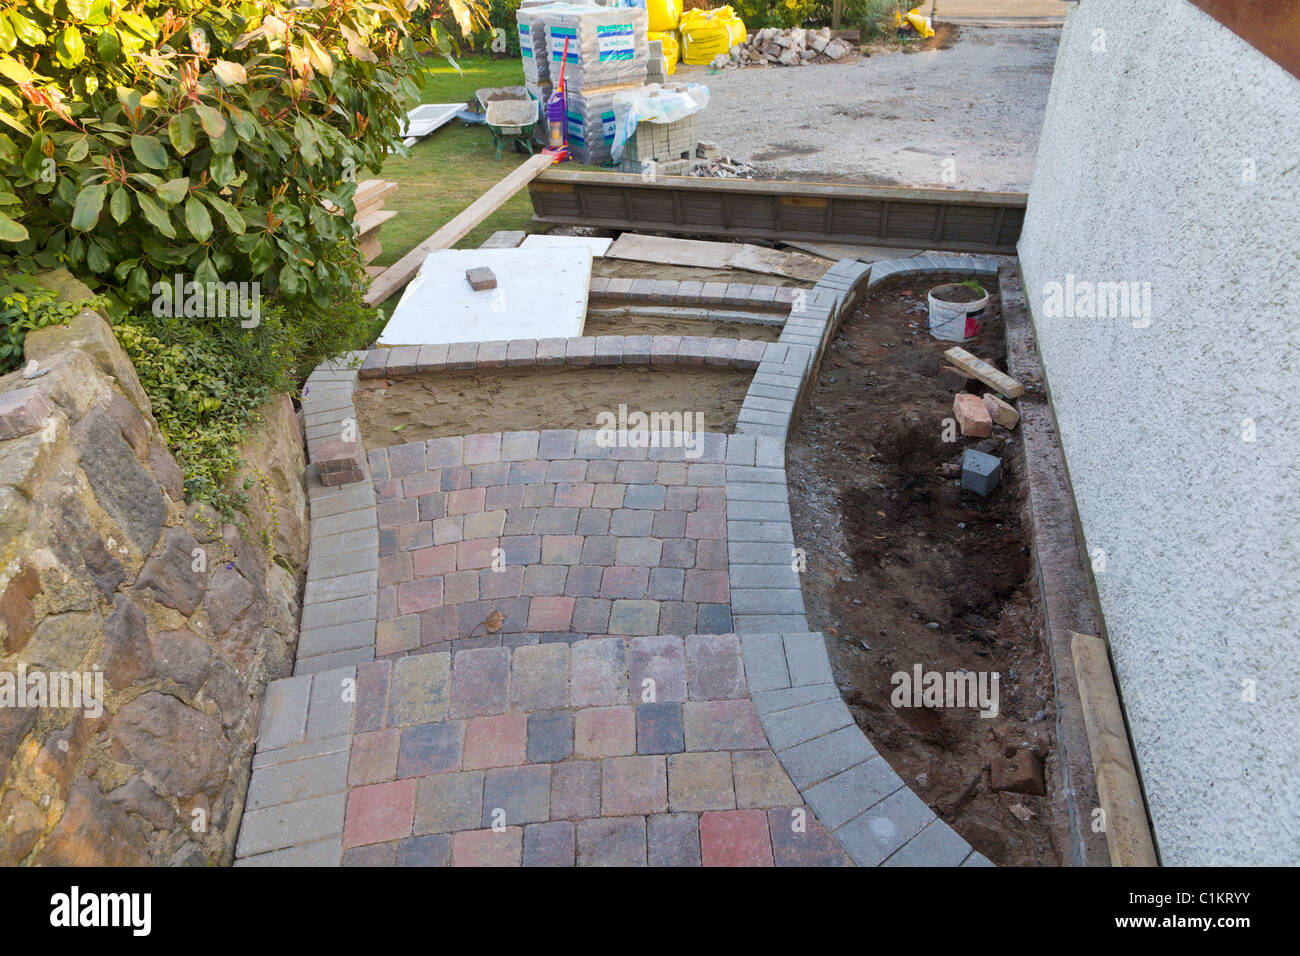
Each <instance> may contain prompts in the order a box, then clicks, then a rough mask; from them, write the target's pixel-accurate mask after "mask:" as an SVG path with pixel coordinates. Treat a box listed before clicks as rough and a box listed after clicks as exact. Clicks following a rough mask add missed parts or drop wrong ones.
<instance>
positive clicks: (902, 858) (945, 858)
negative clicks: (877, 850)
mask: <svg viewBox="0 0 1300 956" xmlns="http://www.w3.org/2000/svg"><path fill="white" fill-rule="evenodd" d="M970 852H971V848H970V844H969V843H967V842H966V841H965V840H963V839H962V838H961V837H960V836H959V835H958V834H957V831H956V830H954V829H953V828H952V827H950V826H948V824H946V823H944V822H943V821H942V820H940V819H937V818H936V819H934V820H931V821H930V822H929V823H928V824H927V825H926V826H925V828H924V829H923V830H922V831H921V832H920V833H918V834H917V835H916V836H914V837H912V839H910V840H908V841H907V843H905V844H904V845H903V847H902V849H900V850H899V851H898V852H897V853H895V854H894V855H893V856H891V857H890V858H889V859H888V860H886V861H885V866H960V865H961V863H962V861H963V860H965V859H966V857H968V856H970Z"/></svg>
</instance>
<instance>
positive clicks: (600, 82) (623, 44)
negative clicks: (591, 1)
mask: <svg viewBox="0 0 1300 956" xmlns="http://www.w3.org/2000/svg"><path fill="white" fill-rule="evenodd" d="M538 13H539V15H540V16H541V17H542V19H543V21H544V22H545V23H546V36H547V41H548V46H547V52H548V55H549V57H550V64H551V67H550V69H551V74H552V80H554V77H555V76H558V74H559V70H558V64H559V62H560V61H561V60H562V59H563V60H564V84H565V88H566V89H569V90H594V89H600V88H601V87H605V86H627V85H628V84H637V85H640V84H642V83H644V82H645V74H646V64H647V61H648V60H649V58H650V46H649V41H648V40H647V39H646V30H647V27H648V24H649V20H648V19H647V17H646V12H645V10H644V9H641V8H637V7H597V6H592V5H585V4H571V3H554V4H550V5H549V6H545V7H541V8H538ZM566 41H567V43H568V53H567V54H566V53H565V43H566Z"/></svg>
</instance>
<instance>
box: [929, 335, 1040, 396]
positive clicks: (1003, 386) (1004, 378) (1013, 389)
mask: <svg viewBox="0 0 1300 956" xmlns="http://www.w3.org/2000/svg"><path fill="white" fill-rule="evenodd" d="M943 357H944V358H946V359H947V360H948V361H949V362H951V363H952V364H953V365H955V366H957V367H958V368H959V369H961V370H962V371H963V372H965V373H966V374H967V375H969V376H970V377H971V378H977V379H979V380H980V381H981V382H983V383H984V384H985V385H987V386H988V387H989V388H991V389H994V390H996V391H999V392H1001V393H1002V394H1003V395H1005V396H1007V397H1008V398H1019V397H1020V396H1021V395H1023V394H1025V387H1024V386H1023V385H1021V384H1020V383H1019V382H1017V381H1016V380H1015V379H1014V378H1012V377H1011V376H1010V375H1007V374H1006V373H1005V372H999V371H998V370H997V369H995V368H994V367H993V366H992V365H990V364H989V363H988V362H986V361H984V360H983V359H980V358H976V357H975V356H973V355H971V354H970V353H969V352H967V351H966V350H965V349H963V348H959V347H957V346H953V347H952V348H950V349H949V350H948V351H946V352H944V353H943Z"/></svg>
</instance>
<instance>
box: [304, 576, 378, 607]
mask: <svg viewBox="0 0 1300 956" xmlns="http://www.w3.org/2000/svg"><path fill="white" fill-rule="evenodd" d="M378 593H379V573H378V572H377V571H357V572H354V573H352V574H345V575H339V576H337V577H332V578H318V579H316V580H312V581H308V582H307V587H306V588H305V589H304V590H303V604H304V606H305V605H308V604H324V603H327V602H329V601H342V600H345V599H346V598H354V597H361V596H363V595H367V594H371V595H377V594H378Z"/></svg>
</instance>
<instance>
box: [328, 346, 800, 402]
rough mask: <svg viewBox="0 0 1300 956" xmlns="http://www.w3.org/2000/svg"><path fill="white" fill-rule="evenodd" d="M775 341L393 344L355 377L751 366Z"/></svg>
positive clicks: (369, 357)
mask: <svg viewBox="0 0 1300 956" xmlns="http://www.w3.org/2000/svg"><path fill="white" fill-rule="evenodd" d="M778 344H779V343H776V342H760V341H758V340H757V339H733V338H726V337H723V336H715V337H713V338H708V339H705V338H701V337H698V336H683V335H653V336H652V335H599V336H591V335H584V336H576V337H573V338H557V339H510V340H508V341H501V342H462V343H457V344H456V345H451V346H447V345H424V346H399V347H395V348H375V349H371V350H370V351H369V352H367V353H365V359H364V361H363V362H362V364H361V367H360V369H359V370H358V371H357V373H356V375H357V376H358V377H359V378H363V379H376V378H402V377H405V376H410V375H428V374H436V373H438V372H445V371H460V370H466V371H468V370H471V369H484V368H505V367H517V366H536V365H572V366H588V365H717V366H730V367H731V368H739V369H746V370H754V369H757V368H758V367H759V365H760V363H761V362H763V361H765V360H766V359H767V357H768V355H769V354H771V355H773V356H778V355H779V356H784V355H785V350H784V349H781V348H778V347H777V346H778ZM349 407H350V405H349ZM330 414H333V413H332V412H331V413H330ZM330 421H331V422H332V421H336V419H330Z"/></svg>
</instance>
